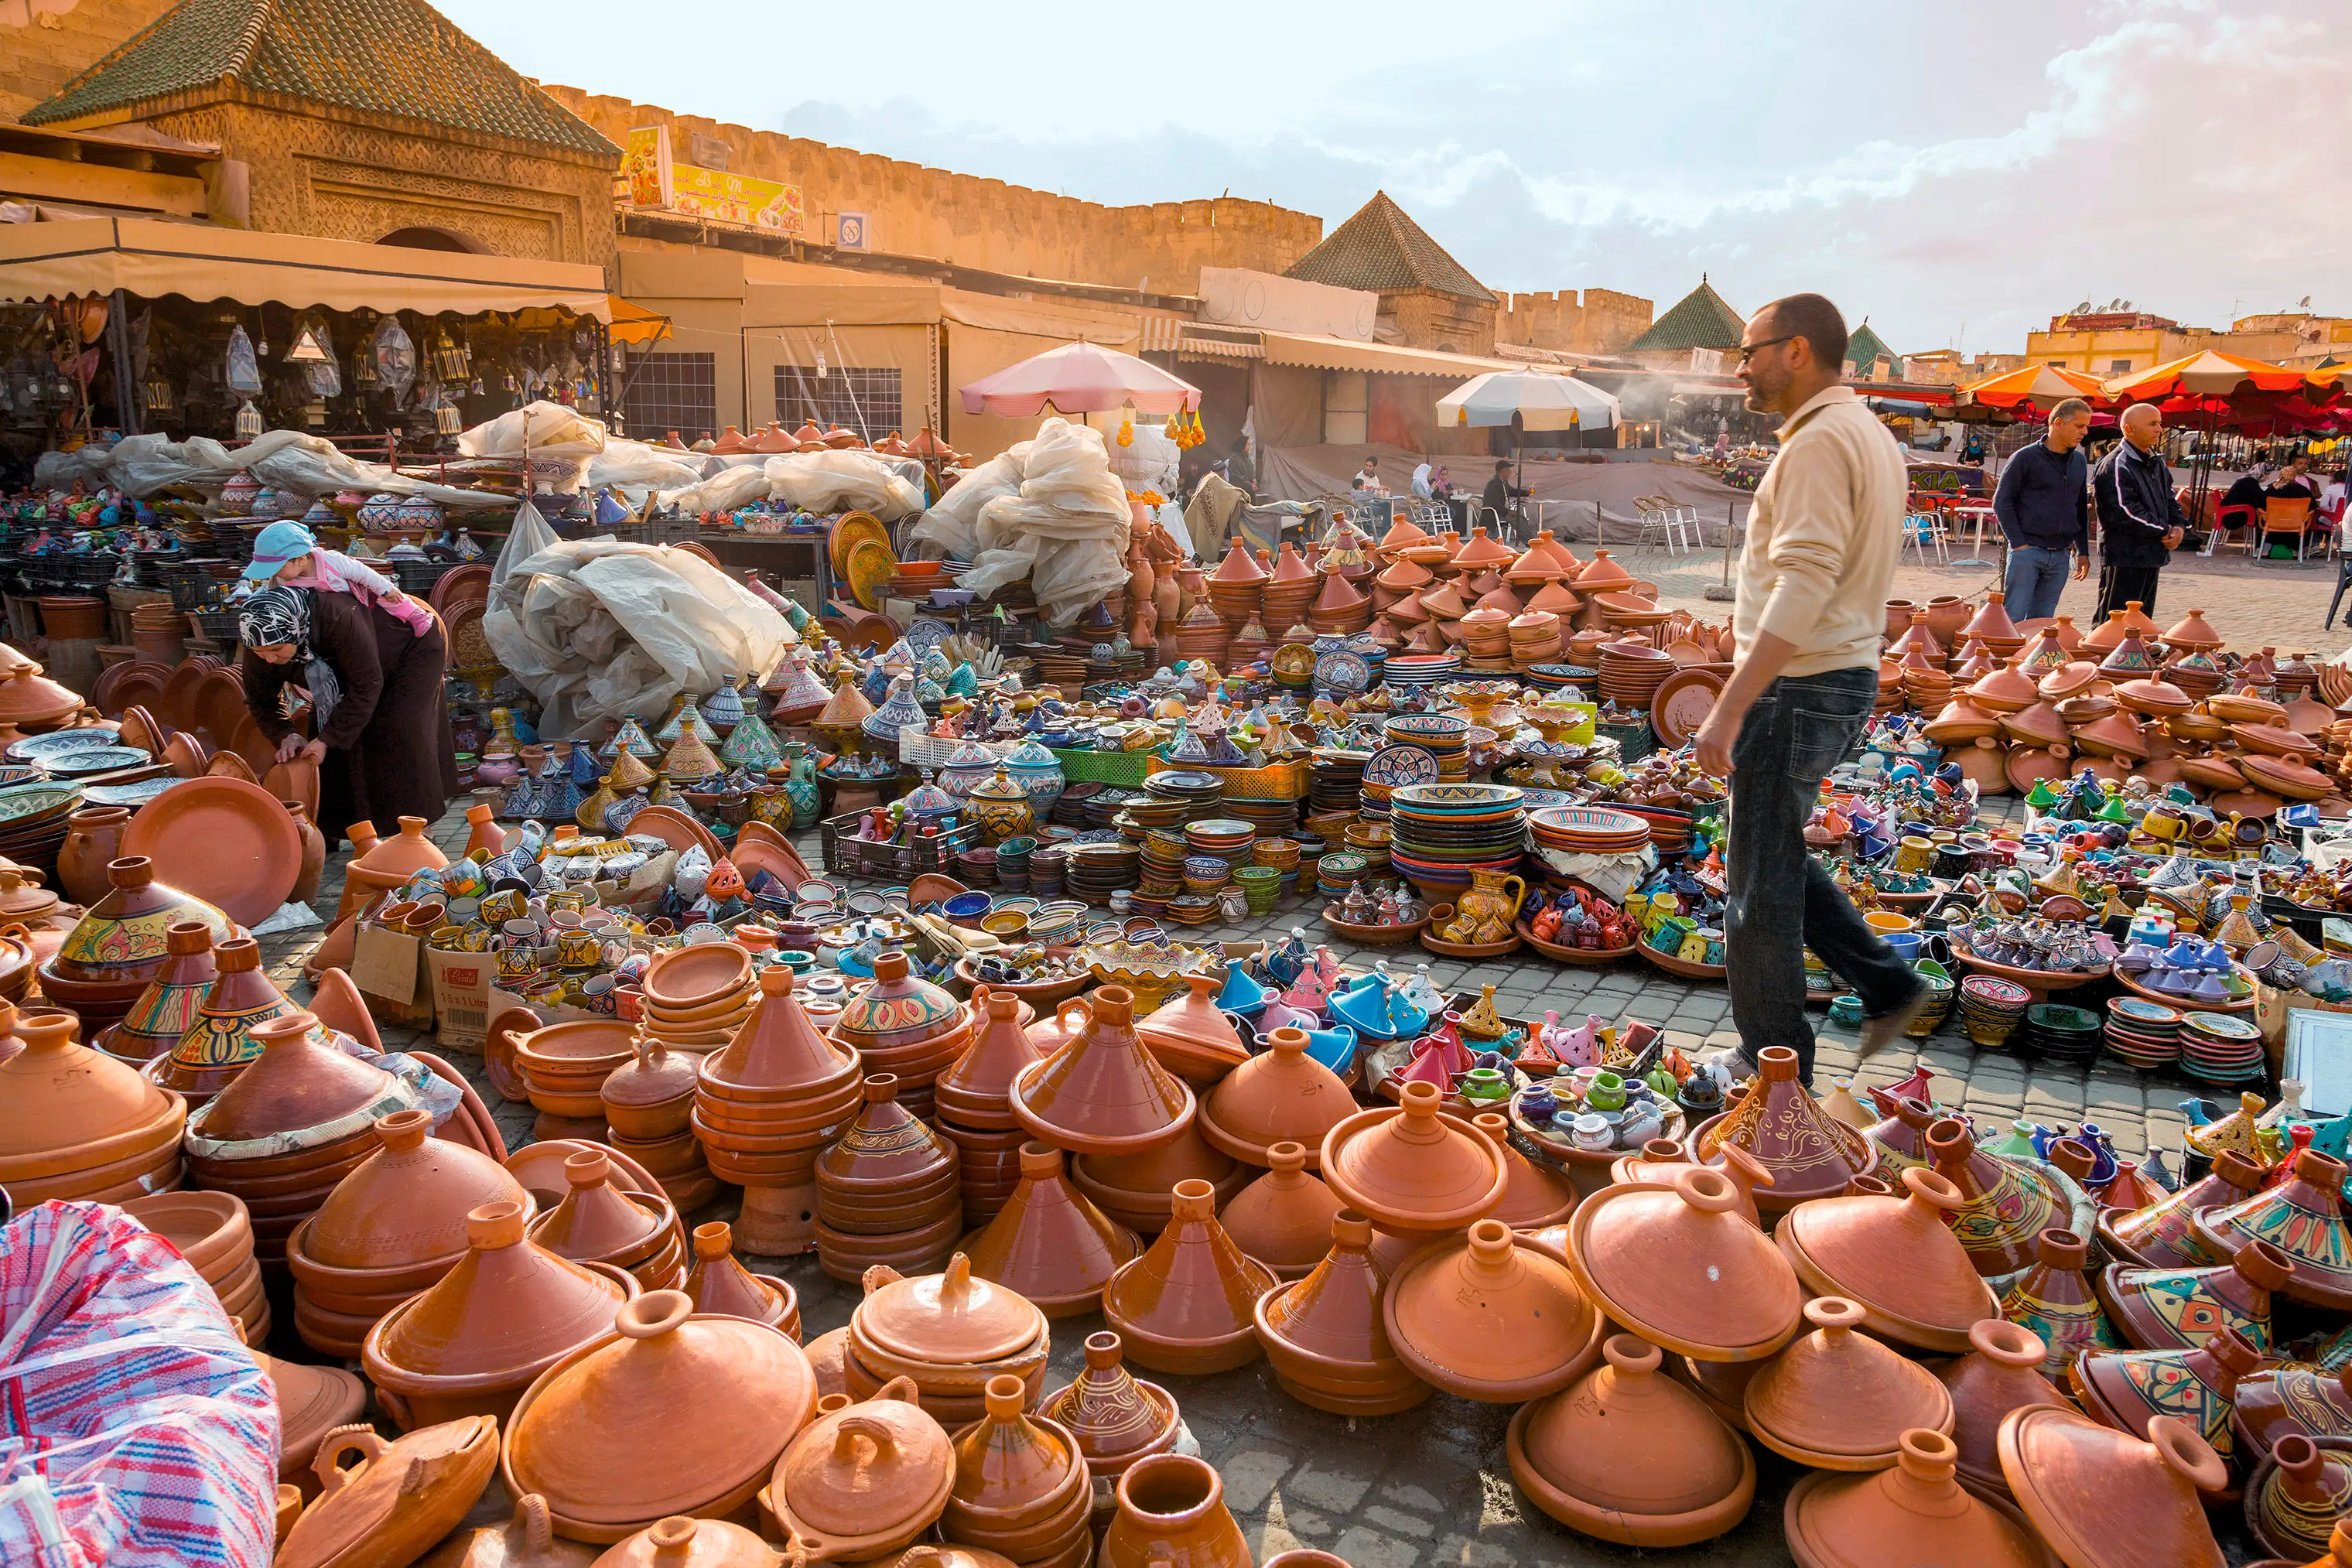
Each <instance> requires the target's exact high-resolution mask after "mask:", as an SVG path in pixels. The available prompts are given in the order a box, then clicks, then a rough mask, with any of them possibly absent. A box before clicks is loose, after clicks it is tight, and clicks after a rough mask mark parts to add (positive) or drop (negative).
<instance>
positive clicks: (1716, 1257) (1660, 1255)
mask: <svg viewBox="0 0 2352 1568" xmlns="http://www.w3.org/2000/svg"><path fill="white" fill-rule="evenodd" d="M1568 1227H1569V1241H1570V1245H1569V1253H1568V1256H1569V1266H1570V1269H1572V1270H1574V1271H1575V1274H1576V1279H1577V1283H1578V1284H1580V1285H1581V1286H1582V1287H1583V1289H1584V1293H1585V1295H1586V1297H1587V1298H1588V1299H1589V1300H1590V1301H1591V1302H1592V1303H1593V1304H1594V1305H1595V1306H1597V1307H1599V1308H1600V1309H1601V1312H1603V1313H1604V1314H1605V1315H1606V1316H1607V1317H1608V1318H1609V1319H1610V1320H1611V1321H1612V1322H1617V1323H1620V1324H1622V1325H1623V1326H1624V1327H1625V1328H1627V1329H1629V1330H1631V1331H1632V1332H1633V1333H1638V1334H1640V1335H1641V1336H1642V1337H1643V1339H1646V1340H1648V1341H1650V1342H1651V1343H1654V1344H1658V1345H1663V1346H1664V1347H1665V1348H1666V1349H1668V1350H1673V1351H1678V1352H1680V1353H1681V1354H1684V1355H1686V1356H1691V1357H1694V1358H1696V1359H1697V1360H1701V1361H1710V1362H1713V1361H1728V1362H1741V1361H1756V1360H1760V1359H1762V1358H1763V1357H1765V1356H1769V1355H1770V1354H1773V1353H1774V1352H1776V1351H1778V1350H1779V1349H1780V1347H1781V1346H1782V1345H1784V1344H1787V1343H1789V1341H1790V1339H1791V1338H1793V1337H1794V1336H1795V1334H1796V1333H1797V1330H1798V1327H1799V1324H1800V1322H1801V1317H1802V1309H1803V1306H1804V1300H1805V1292H1804V1290H1803V1288H1802V1287H1801V1285H1800V1284H1799V1283H1798V1281H1797V1274H1796V1270H1794V1269H1793V1268H1791V1267H1790V1263H1789V1260H1787V1259H1786V1258H1784V1257H1782V1256H1781V1254H1780V1252H1779V1251H1778V1250H1777V1249H1775V1248H1774V1247H1773V1245H1772V1243H1771V1241H1770V1240H1769V1239H1767V1238H1766V1237H1765V1235H1764V1234H1763V1232H1761V1231H1759V1230H1758V1229H1757V1228H1755V1227H1754V1226H1753V1225H1750V1224H1749V1223H1748V1220H1747V1219H1746V1218H1745V1217H1743V1216H1742V1215H1741V1214H1740V1213H1739V1198H1738V1192H1737V1190H1736V1189H1735V1188H1734V1187H1733V1186H1732V1184H1731V1182H1730V1180H1729V1178H1727V1177H1726V1176H1724V1175H1723V1174H1722V1173H1721V1172H1719V1171H1714V1170H1707V1169H1694V1170H1687V1171H1683V1172H1680V1173H1678V1174H1677V1175H1676V1176H1675V1180H1674V1184H1673V1186H1664V1187H1662V1186H1649V1185H1646V1184H1643V1185H1640V1186H1612V1187H1604V1188H1602V1189H1601V1191H1600V1192H1597V1193H1595V1194H1593V1195H1592V1196H1591V1197H1588V1198H1586V1199H1585V1200H1584V1201H1583V1202H1582V1203H1580V1204H1579V1205H1578V1206H1577V1209H1576V1213H1575V1214H1574V1215H1573V1216H1571V1217H1570V1219H1569V1222H1568Z"/></svg>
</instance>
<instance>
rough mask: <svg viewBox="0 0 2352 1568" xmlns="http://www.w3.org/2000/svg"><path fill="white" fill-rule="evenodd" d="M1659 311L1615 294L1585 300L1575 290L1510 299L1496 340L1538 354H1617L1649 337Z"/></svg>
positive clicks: (1599, 291)
mask: <svg viewBox="0 0 2352 1568" xmlns="http://www.w3.org/2000/svg"><path fill="white" fill-rule="evenodd" d="M1656 311H1657V307H1656V305H1655V303H1654V301H1652V300H1648V299H1643V298H1637V297H1635V296H1633V295H1631V294H1620V293H1618V292H1617V291H1616V290H1615V289H1613V288H1588V289H1586V290H1585V291H1584V297H1583V298H1582V299H1581V300H1580V299H1579V298H1577V293H1576V290H1575V289H1573V288H1563V289H1561V290H1560V291H1559V293H1557V294H1511V295H1506V296H1505V297H1504V299H1503V308H1502V311H1501V314H1500V315H1499V316H1498V317H1497V319H1496V326H1495V339H1496V341H1497V342H1502V343H1524V344H1526V345H1527V346H1528V347H1529V348H1533V349H1564V350H1568V351H1569V352H1570V353H1577V354H1612V353H1615V352H1616V351H1617V350H1620V349H1622V348H1623V347H1624V346H1625V345H1626V344H1628V343H1630V342H1632V341H1633V340H1634V339H1636V338H1638V337H1640V336H1641V335H1642V334H1643V333H1644V332H1646V331H1648V330H1649V329H1650V323H1651V321H1652V319H1654V316H1655V315H1656Z"/></svg>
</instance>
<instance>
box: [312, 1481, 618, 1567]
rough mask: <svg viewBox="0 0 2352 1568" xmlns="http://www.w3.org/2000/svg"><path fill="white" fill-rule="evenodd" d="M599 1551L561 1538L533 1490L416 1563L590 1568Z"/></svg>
mask: <svg viewBox="0 0 2352 1568" xmlns="http://www.w3.org/2000/svg"><path fill="white" fill-rule="evenodd" d="M282 1538H283V1537H282V1532H281V1539H282ZM602 1555H603V1554H602V1553H601V1552H598V1551H597V1549H596V1548H595V1547H593V1546H586V1545H583V1544H581V1543H580V1542H576V1541H563V1540H559V1539H558V1538H557V1536H556V1534H555V1527H554V1525H553V1524H551V1522H550V1521H549V1520H548V1517H547V1500H546V1499H545V1498H543V1497H541V1496H540V1495H539V1494H538V1493H536V1492H533V1493H530V1495H528V1496H525V1497H520V1498H517V1499H516V1500H515V1505H514V1517H513V1518H511V1519H509V1521H507V1522H506V1523H504V1524H478V1525H474V1526H472V1527H470V1528H467V1527H462V1526H461V1527H460V1528H458V1529H457V1530H454V1531H450V1532H449V1534H448V1535H447V1536H446V1538H444V1539H443V1541H442V1542H441V1544H440V1545H438V1546H436V1547H435V1548H434V1549H433V1550H432V1551H430V1552H426V1553H425V1555H424V1556H422V1557H420V1558H418V1559H417V1560H416V1568H594V1564H595V1563H596V1562H597V1560H598V1559H599V1558H600V1557H601V1556H602Z"/></svg>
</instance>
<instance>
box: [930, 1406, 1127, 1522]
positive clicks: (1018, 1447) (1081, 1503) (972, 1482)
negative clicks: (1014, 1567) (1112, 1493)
mask: <svg viewBox="0 0 2352 1568" xmlns="http://www.w3.org/2000/svg"><path fill="white" fill-rule="evenodd" d="M1026 1398H1027V1390H1026V1389H1025V1388H1024V1387H1023V1385H1022V1382H1021V1380H1020V1379H1019V1378H1017V1377H995V1378H991V1379H990V1380H989V1384H988V1387H987V1390H986V1392H985V1399H986V1401H987V1410H988V1413H987V1415H985V1416H982V1418H981V1419H980V1420H979V1421H977V1422H975V1423H973V1424H972V1425H971V1426H970V1427H965V1428H964V1429H963V1430H962V1431H961V1432H958V1433H956V1434H955V1437H954V1439H953V1441H954V1462H955V1480H954V1482H953V1486H952V1490H950V1492H949V1493H948V1500H947V1506H946V1508H945V1510H944V1511H942V1512H941V1514H940V1533H941V1534H943V1535H945V1536H946V1537H947V1538H948V1539H949V1540H950V1541H952V1542H956V1543H957V1544H958V1545H961V1546H972V1547H979V1548H982V1549H985V1550H989V1551H994V1552H1001V1553H1003V1554H1004V1555H1005V1556H1007V1557H1009V1558H1011V1559H1013V1561H1015V1562H1021V1563H1059V1562H1064V1561H1070V1562H1076V1561H1080V1560H1082V1559H1083V1557H1084V1555H1085V1549H1086V1548H1087V1547H1088V1546H1090V1545H1091V1543H1092V1542H1091V1539H1090V1537H1089V1535H1088V1532H1087V1522H1088V1520H1089V1519H1090V1518H1091V1516H1092V1513H1093V1505H1094V1483H1093V1481H1092V1479H1090V1478H1089V1477H1088V1475H1087V1466H1086V1459H1085V1458H1084V1456H1083V1455H1081V1454H1080V1453H1079V1451H1078V1444H1077V1439H1076V1437H1072V1436H1071V1435H1070V1434H1069V1433H1068V1432H1066V1431H1065V1430H1064V1429H1063V1428H1061V1427H1057V1426H1055V1424H1054V1422H1053V1421H1052V1420H1051V1419H1050V1418H1047V1417H1042V1416H1040V1417H1032V1416H1028V1415H1026V1414H1024V1410H1023V1406H1024V1402H1025V1400H1026Z"/></svg>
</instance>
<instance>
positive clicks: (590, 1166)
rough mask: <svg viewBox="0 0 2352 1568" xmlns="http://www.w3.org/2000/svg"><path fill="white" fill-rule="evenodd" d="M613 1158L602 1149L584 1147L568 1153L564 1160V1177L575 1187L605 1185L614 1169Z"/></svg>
mask: <svg viewBox="0 0 2352 1568" xmlns="http://www.w3.org/2000/svg"><path fill="white" fill-rule="evenodd" d="M612 1165H613V1162H612V1159H611V1157H610V1156H609V1155H606V1154H605V1153H604V1150H602V1149H583V1150H581V1151H580V1152H579V1153H578V1154H576V1155H565V1156H564V1160H563V1179H564V1180H565V1181H567V1182H569V1183H570V1184H571V1185H572V1186H574V1187H596V1186H604V1181H605V1178H606V1176H608V1175H610V1173H611V1171H612Z"/></svg>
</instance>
